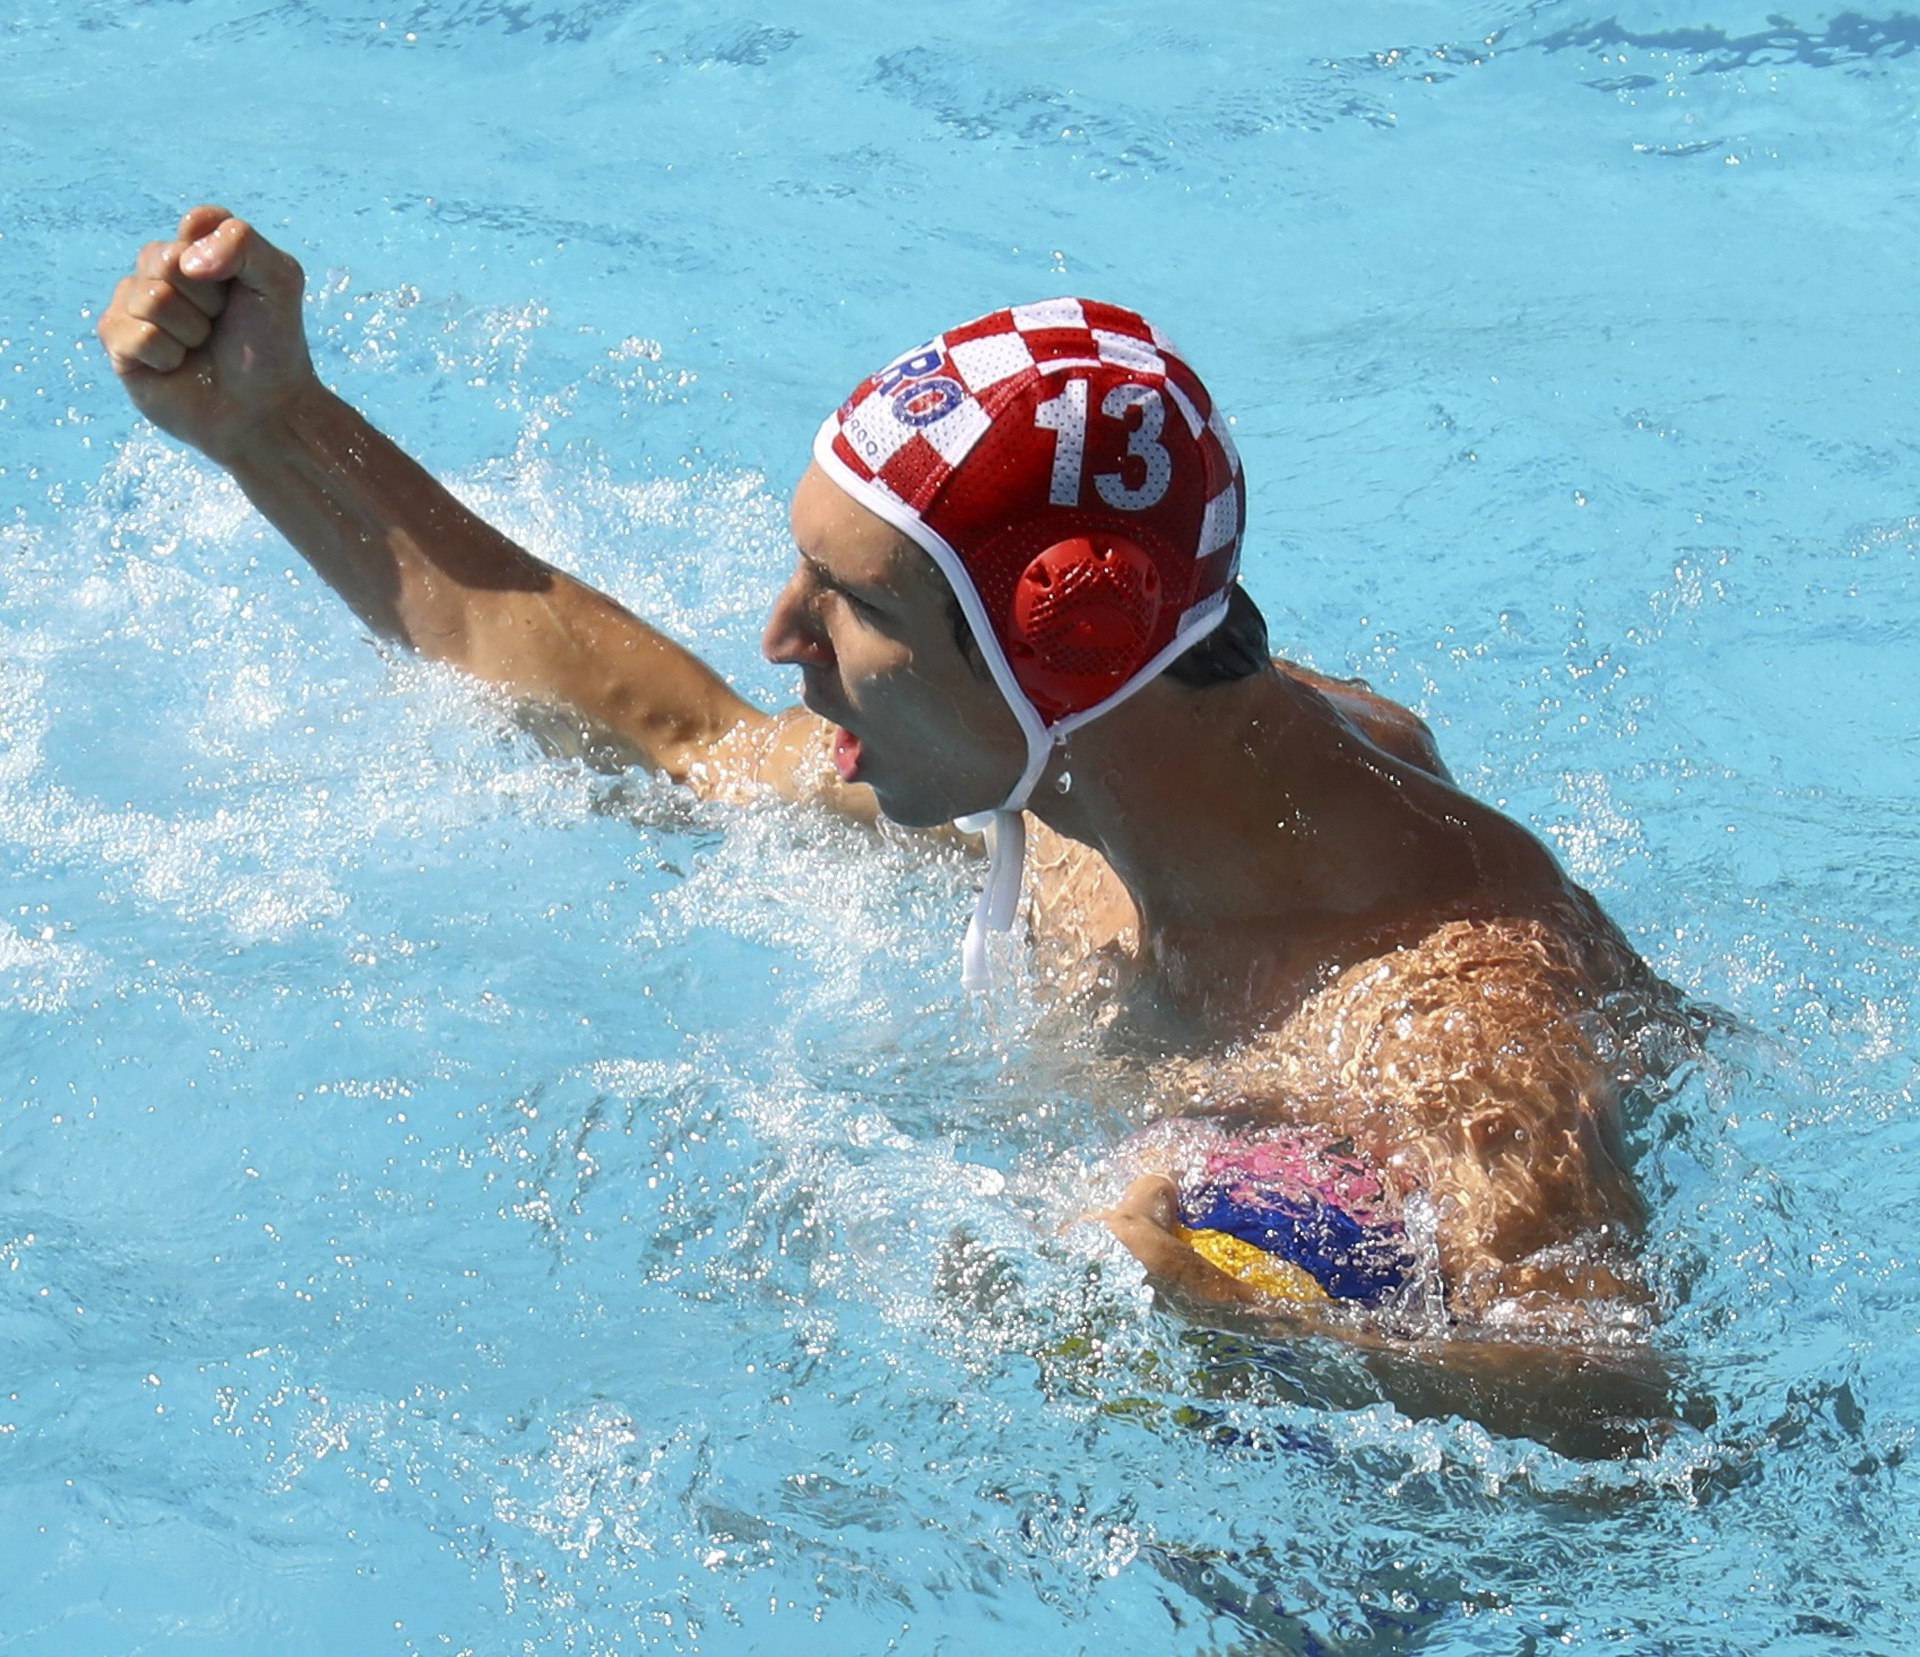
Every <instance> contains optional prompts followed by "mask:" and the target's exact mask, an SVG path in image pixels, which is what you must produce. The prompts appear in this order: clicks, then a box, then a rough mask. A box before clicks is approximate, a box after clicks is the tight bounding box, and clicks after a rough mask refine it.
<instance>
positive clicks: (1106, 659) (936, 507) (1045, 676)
mask: <svg viewBox="0 0 1920 1657" xmlns="http://www.w3.org/2000/svg"><path fill="white" fill-rule="evenodd" d="M814 455H815V458H816V459H817V460H818V461H819V463H820V465H821V467H822V469H823V470H825V471H826V472H827V474H828V475H829V476H830V477H832V478H833V479H834V481H835V482H837V483H838V484H840V486H841V487H842V488H844V489H847V490H848V491H849V492H850V493H851V494H853V496H854V497H855V498H856V499H857V500H859V501H861V503H862V504H863V505H866V506H868V507H870V508H871V509H873V510H874V511H876V512H878V513H879V514H880V515H881V516H882V517H884V518H887V519H888V520H889V521H891V522H892V523H894V524H895V525H896V526H897V527H899V528H900V529H902V530H903V531H905V533H907V534H908V535H910V536H911V537H912V538H913V539H914V540H915V541H916V542H918V543H919V544H920V545H921V546H922V547H924V548H925V549H926V550H927V551H928V553H930V554H931V555H932V556H933V558H934V559H935V561H936V562H937V563H939V564H940V566H941V568H942V570H943V571H944V573H945V574H946V576H947V579H948V580H949V581H950V582H951V583H952V584H953V587H954V590H955V592H956V593H957V594H958V595H959V598H960V601H961V604H962V606H963V608H964V609H965V610H966V612H967V617H968V620H969V622H970V623H971V624H972V626H973V629H974V632H975V635H976V636H977V637H978V638H979V641H980V645H981V648H982V651H983V652H984V653H985V654H986V656H987V657H988V659H989V662H990V663H993V662H994V658H996V657H1000V658H1003V660H1004V665H1005V667H1006V669H1007V673H1006V675H1005V677H1004V678H1003V677H1002V675H1001V674H1000V673H998V672H996V674H995V677H996V678H997V679H1001V681H1002V682H1001V688H1002V690H1003V691H1005V692H1007V693H1008V694H1009V700H1010V701H1016V698H1017V701H1016V707H1015V711H1016V712H1020V711H1022V710H1021V709H1020V708H1019V706H1018V705H1017V704H1018V702H1025V703H1027V704H1029V705H1030V706H1031V708H1032V709H1033V711H1034V713H1035V715H1036V716H1037V719H1038V721H1039V723H1040V724H1041V725H1042V726H1044V727H1045V728H1046V729H1047V730H1049V731H1051V732H1054V733H1055V734H1056V735H1058V734H1064V729H1070V728H1072V727H1073V726H1077V725H1080V724H1083V723H1085V722H1086V720H1088V719H1090V718H1094V717H1096V716H1097V715H1098V714H1100V713H1103V712H1105V711H1106V709H1107V708H1109V707H1111V706H1113V705H1114V703H1116V702H1118V701H1119V700H1121V699H1122V698H1123V697H1124V696H1126V695H1127V694H1129V693H1130V692H1131V691H1133V690H1135V689H1138V688H1139V685H1140V684H1143V683H1145V682H1146V681H1147V680H1148V679H1151V678H1152V677H1153V676H1154V675H1155V674H1157V673H1158V672H1159V670H1160V669H1161V668H1163V667H1164V666H1165V665H1166V664H1167V662H1169V661H1171V660H1172V659H1173V658H1174V657H1175V656H1177V655H1179V654H1180V652H1181V651H1182V650H1184V649H1185V648H1186V647H1187V646H1188V645H1190V644H1192V643H1193V642H1194V641H1195V640H1196V639H1198V638H1200V637H1201V636H1203V635H1204V634H1205V633H1207V632H1208V631H1210V630H1211V629H1212V628H1213V627H1214V626H1216V625H1217V624H1218V623H1219V621H1220V619H1221V618H1222V617H1223V616H1224V614H1225V610H1226V602H1227V593H1228V589H1229V588H1230V587H1231V586H1232V585H1233V581H1234V577H1235V575H1236V573H1237V571H1238V567H1239V559H1240V536H1241V529H1242V525H1243V524H1244V522H1245V516H1246V511H1245V503H1244V496H1243V492H1242V489H1241V483H1240V464H1239V459H1238V456H1237V455H1236V453H1235V451H1234V447H1233V440H1232V438H1231V437H1229V436H1228V434H1227V429H1226V424H1225V422H1224V420H1222V419H1221V418H1220V417H1219V416H1218V415H1217V414H1216V412H1215V411H1214V407H1213V400H1212V398H1210V397H1209V396H1208V395H1207V390H1206V387H1205V386H1204V385H1202V384H1201V382H1200V378H1199V376H1198V375H1197V374H1195V373H1194V372H1193V370H1192V369H1191V368H1189V367H1188V366H1187V364H1186V363H1185V362H1184V361H1183V360H1182V359H1181V357H1180V356H1179V355H1178V354H1177V352H1176V351H1175V350H1174V349H1173V347H1172V345H1171V344H1170V343H1169V341H1168V340H1167V338H1166V336H1165V335H1163V334H1162V333H1161V332H1160V331H1159V329H1157V328H1155V327H1154V326H1153V324H1152V323H1150V322H1148V321H1147V320H1146V319H1145V318H1144V317H1142V316H1139V315H1138V314H1136V313H1135V312H1133V311H1129V310H1123V309H1122V308H1121V307H1119V306H1118V305H1103V304H1098V303H1096V302H1094V301H1092V300H1085V299H1053V300H1047V301H1044V302H1042V303H1040V304H1037V305H1016V306H1014V307H1012V308H1011V309H1009V310H1002V311H994V312H992V313H991V314H989V315H987V316H983V317H981V318H979V319H978V320H976V321H973V322H969V323H966V324H964V325H963V326H961V327H958V328H952V329H949V330H948V331H947V332H946V333H944V334H941V335H940V336H939V337H938V338H936V339H933V340H931V341H929V342H928V343H927V344H926V345H924V346H921V347H920V348H919V349H918V350H915V351H910V352H908V353H907V354H906V355H905V356H902V357H899V358H896V359H895V360H894V361H893V362H892V363H889V364H888V365H887V367H886V368H884V369H882V370H881V371H880V372H879V373H878V374H875V375H872V376H870V377H869V378H868V379H866V380H864V381H863V382H862V383H861V384H860V386H859V388H858V389H857V390H856V391H855V392H854V394H853V395H852V396H851V397H849V398H848V399H847V401H846V402H845V403H844V404H842V405H841V407H840V409H839V410H838V411H837V412H836V413H835V414H834V415H833V417H832V418H830V419H829V420H828V421H827V422H826V423H825V425H823V426H822V427H821V430H820V435H819V436H818V438H816V440H815V442H814ZM1080 541H1085V542H1088V543H1089V544H1090V547H1089V548H1086V549H1080V548H1076V549H1075V550H1076V552H1077V553H1078V556H1077V557H1075V556H1072V555H1067V554H1056V556H1055V557H1054V558H1053V559H1052V560H1050V561H1049V562H1048V563H1046V564H1042V565H1041V567H1040V568H1038V569H1035V568H1033V567H1032V566H1034V564H1035V562H1036V560H1038V559H1039V558H1040V556H1041V555H1042V554H1043V553H1045V552H1046V551H1047V550H1048V549H1050V548H1060V547H1062V546H1063V545H1065V546H1072V545H1073V543H1076V542H1080ZM1116 543H1120V544H1124V546H1126V547H1127V548H1131V549H1134V551H1133V552H1128V553H1126V554H1125V555H1124V556H1123V557H1121V558H1120V559H1119V560H1118V561H1116V560H1115V558H1114V556H1113V551H1112V549H1113V547H1114V545H1115V544H1116ZM1089 551H1091V553H1092V554H1093V555H1092V556H1089ZM1135 552H1137V553H1138V554H1144V558H1141V557H1139V556H1135ZM1023 578H1024V579H1025V582H1026V585H1027V587H1028V591H1026V592H1025V593H1024V594H1023V593H1022V591H1021V588H1022V584H1023ZM1049 578H1051V582H1052V585H1053V587H1054V591H1053V593H1052V595H1051V597H1049V595H1048V593H1047V592H1046V591H1045V590H1044V589H1045V586H1046V585H1047V584H1048V582H1049ZM970 600H971V601H977V602H970ZM995 665H996V666H998V665H1000V664H999V663H995ZM1023 723H1024V721H1023Z"/></svg>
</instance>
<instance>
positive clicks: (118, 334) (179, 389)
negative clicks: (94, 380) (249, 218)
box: [99, 206, 319, 465]
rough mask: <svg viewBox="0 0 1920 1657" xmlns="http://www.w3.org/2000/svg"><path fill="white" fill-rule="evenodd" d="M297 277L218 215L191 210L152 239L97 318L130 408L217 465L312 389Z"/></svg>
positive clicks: (285, 257) (237, 224)
mask: <svg viewBox="0 0 1920 1657" xmlns="http://www.w3.org/2000/svg"><path fill="white" fill-rule="evenodd" d="M305 290H306V276H305V273H304V272H303V271H302V270H301V268H300V264H299V261H298V260H296V259H294V258H293V256H292V255H291V254H288V253H284V252H282V251H281V250H280V249H279V248H277V247H275V246H274V245H273V244H272V243H271V242H269V241H268V240H267V239H266V237H264V236H262V235H261V234H260V233H259V231H257V230H255V229H254V228H253V226H251V225H250V224H248V223H247V222H246V221H245V220H243V219H237V218H235V217H233V215H232V214H230V213H229V212H228V211H227V210H226V209H225V208H224V207H213V206H202V207H196V208H194V209H193V210H192V211H191V212H190V213H188V214H187V215H186V216H185V217H184V218H182V219H181V221H180V228H179V230H178V232H177V233H176V235H175V238H174V240H172V241H170V242H149V243H148V244H147V245H146V246H145V247H144V248H142V249H141V250H140V256H139V258H138V260H137V261H136V262H135V264H134V269H133V274H132V275H130V276H127V277H125V278H123V279H122V280H121V282H120V285H119V286H118V287H117V288H115V289H114V294H113V302H112V304H110V305H109V306H108V307H107V309H106V312H105V313H104V314H103V315H102V316H101V318H100V325H99V334H100V343H101V344H102V345H104V346H105V347H106V349H107V356H108V358H109V359H110V360H111V362H112V364H113V371H114V372H115V373H116V374H118V375H119V376H120V378H121V380H122V382H123V383H124V384H125V386H126V388H127V394H128V395H129V396H130V397H132V399H133V402H134V406H135V407H136V408H138V409H139V410H140V412H141V413H142V414H144V415H145V416H146V417H147V418H148V419H149V420H151V421H152V422H153V423H154V424H155V425H156V426H158V427H160V429H161V430H162V431H165V432H168V433H170V434H171V435H172V436H174V437H177V438H179V439H180V440H181V441H182V442H183V443H189V444H191V445H192V446H193V447H194V448H196V449H198V450H200V451H201V452H202V453H203V454H205V455H206V456H208V458H209V459H212V460H215V461H218V462H220V463H221V464H223V465H226V464H231V463H232V462H233V461H234V460H235V459H236V458H238V457H240V456H241V455H243V454H244V453H245V451H246V449H247V447H248V445H249V444H250V443H252V442H254V441H255V440H257V439H259V438H260V437H262V436H263V435H264V434H265V432H266V430H267V428H268V427H269V426H270V424H271V421H272V417H273V416H274V415H275V414H277V413H278V412H280V411H281V410H283V409H285V408H286V407H287V406H288V405H289V404H291V403H293V402H294V401H296V400H297V399H298V398H300V397H301V396H303V395H304V394H306V393H307V392H309V391H313V390H317V389H318V387H319V381H318V380H317V378H316V377H315V375H314V372H313V361H312V358H311V357H310V356H309V355H308V353H307V338H306V328H305V324H304V322H303V319H302V317H301V300H302V296H303V295H304V293H305Z"/></svg>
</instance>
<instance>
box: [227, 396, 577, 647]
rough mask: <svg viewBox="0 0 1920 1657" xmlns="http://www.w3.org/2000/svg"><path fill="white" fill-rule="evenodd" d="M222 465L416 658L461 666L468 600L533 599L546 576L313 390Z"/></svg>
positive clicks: (370, 620) (360, 610) (349, 411)
mask: <svg viewBox="0 0 1920 1657" xmlns="http://www.w3.org/2000/svg"><path fill="white" fill-rule="evenodd" d="M229 464H230V466H231V469H232V472H233V475H234V478H235V480H236V481H237V482H238V483H239V485H240V487H241V488H242V489H243V490H244V491H245V492H246V495H247V498H248V499H249V500H250V501H252V502H253V504H254V505H255V506H257V507H258V508H259V509H260V511H261V513H262V515H263V516H265V517H266V519H267V520H268V522H270V523H271V524H272V525H273V526H274V528H276V529H278V530H279V531H280V533H281V534H282V535H284V536H286V538H287V539H288V541H290V542H291V543H292V544H293V546H294V547H295V549H296V550H297V551H299V553H300V554H301V555H302V556H303V557H304V558H305V559H306V560H307V562H308V563H310V564H311V565H312V566H313V567H314V569H315V570H316V571H317V572H318V573H319V574H320V575H321V576H323V577H324V578H325V579H326V581H327V582H328V584H329V585H330V586H332V587H333V588H334V590H335V591H337V592H338V593H339V594H340V596H341V597H342V598H344V599H345V600H346V601H347V603H348V604H350V605H351V606H352V607H353V609H354V611H355V613H356V614H358V615H359V617H360V618H361V620H363V621H364V622H366V624H367V625H368V626H369V627H371V628H372V629H373V630H374V631H375V632H377V633H379V634H380V635H382V636H383V637H385V638H390V639H395V640H397V641H399V642H400V643H403V644H407V645H410V646H412V647H413V648H414V649H416V650H419V651H421V652H422V653H423V654H426V655H430V656H443V657H447V658H449V659H453V660H459V657H460V654H461V650H462V644H463V637H464V635H465V633H466V632H467V631H468V622H469V616H470V612H471V610H472V608H473V598H474V595H475V593H476V592H487V591H491V592H497V593H499V594H501V595H502V596H503V598H504V597H505V596H506V595H508V594H511V593H535V592H540V591H544V590H545V589H546V588H547V587H548V586H550V585H551V583H552V581H553V578H554V575H555V574H556V572H555V571H554V570H553V569H552V568H551V567H550V566H549V565H547V564H544V563H542V562H541V561H540V560H539V559H537V558H535V557H534V556H533V555H532V554H531V553H529V552H527V551H526V550H525V549H523V548H521V547H519V546H517V545H515V544H514V542H512V541H510V540H509V539H508V538H507V537H506V536H504V535H502V534H501V533H500V532H499V531H498V530H496V529H494V528H493V527H492V526H491V525H490V524H488V523H486V522H485V521H483V520H482V519H480V518H478V517H476V516H475V515H474V514H473V513H472V512H469V511H468V510H467V509H466V508H465V507H464V506H462V505H461V504H460V503H459V502H458V501H457V500H455V499H454V498H453V496H452V495H451V494H450V493H448V491H447V490H446V488H445V487H444V486H443V485H442V484H440V483H439V482H438V481H437V480H435V479H434V477H433V476H432V475H431V474H430V473H428V472H427V471H426V470H425V469H424V468H423V467H421V466H420V465H419V464H418V463H417V462H415V461H414V460H413V459H411V458H410V457H409V456H408V455H407V454H406V453H405V452H404V451H402V450H401V448H400V447H399V445H397V444H396V443H394V442H393V440H392V439H391V438H388V437H386V436H385V435H383V434H382V433H381V432H379V431H378V430H376V429H375V428H374V427H373V426H372V425H371V424H370V423H369V422H368V421H367V420H366V419H365V418H364V417H363V416H362V415H361V414H359V413H358V412H357V411H356V410H355V409H353V408H352V407H350V406H349V405H348V404H346V403H344V402H342V401H341V400H340V399H339V398H338V397H336V396H334V395H333V394H332V393H331V392H329V391H326V390H324V389H322V388H320V387H318V386H316V387H315V388H314V389H313V391H312V392H311V393H310V394H308V395H305V396H302V397H300V398H298V399H296V400H295V401H294V402H293V403H292V404H291V405H290V406H289V407H287V408H286V409H285V410H284V412H282V413H281V414H280V415H279V416H277V417H276V418H275V419H274V420H273V421H271V422H270V423H268V424H266V425H265V426H263V428H262V429H261V430H260V431H259V432H258V433H257V434H256V435H255V436H254V438H253V439H252V441H251V442H250V443H249V444H248V445H247V447H246V448H245V450H244V451H242V452H241V453H239V454H237V455H235V456H233V457H232V458H231V460H230V462H229ZM462 665H465V664H464V663H463V664H462Z"/></svg>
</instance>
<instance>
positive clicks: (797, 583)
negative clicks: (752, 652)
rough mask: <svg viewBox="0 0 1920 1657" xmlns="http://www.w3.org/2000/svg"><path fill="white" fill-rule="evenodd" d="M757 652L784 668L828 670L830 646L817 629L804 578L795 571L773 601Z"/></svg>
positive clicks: (816, 616) (830, 654) (830, 663)
mask: <svg viewBox="0 0 1920 1657" xmlns="http://www.w3.org/2000/svg"><path fill="white" fill-rule="evenodd" d="M760 653H761V654H762V655H763V656H765V657H766V658H767V660H768V661H770V662H777V663H779V664H780V665H781V666H783V667H830V666H832V664H833V647H832V646H831V645H829V644H828V643H827V636H826V634H825V632H823V631H822V629H821V626H820V617H819V615H818V614H817V613H816V612H815V610H814V607H813V604H812V602H811V594H810V593H809V591H808V588H807V583H806V580H805V577H804V576H803V575H802V574H801V572H800V571H798V570H796V571H795V572H794V574H793V577H792V579H791V580H789V581H788V582H787V584H786V586H784V587H782V588H781V589H780V596H779V597H778V598H776V599H775V600H774V601H773V610H772V612H771V614H769V615H768V617H767V630H766V631H765V632H764V633H763V634H761V636H760Z"/></svg>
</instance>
